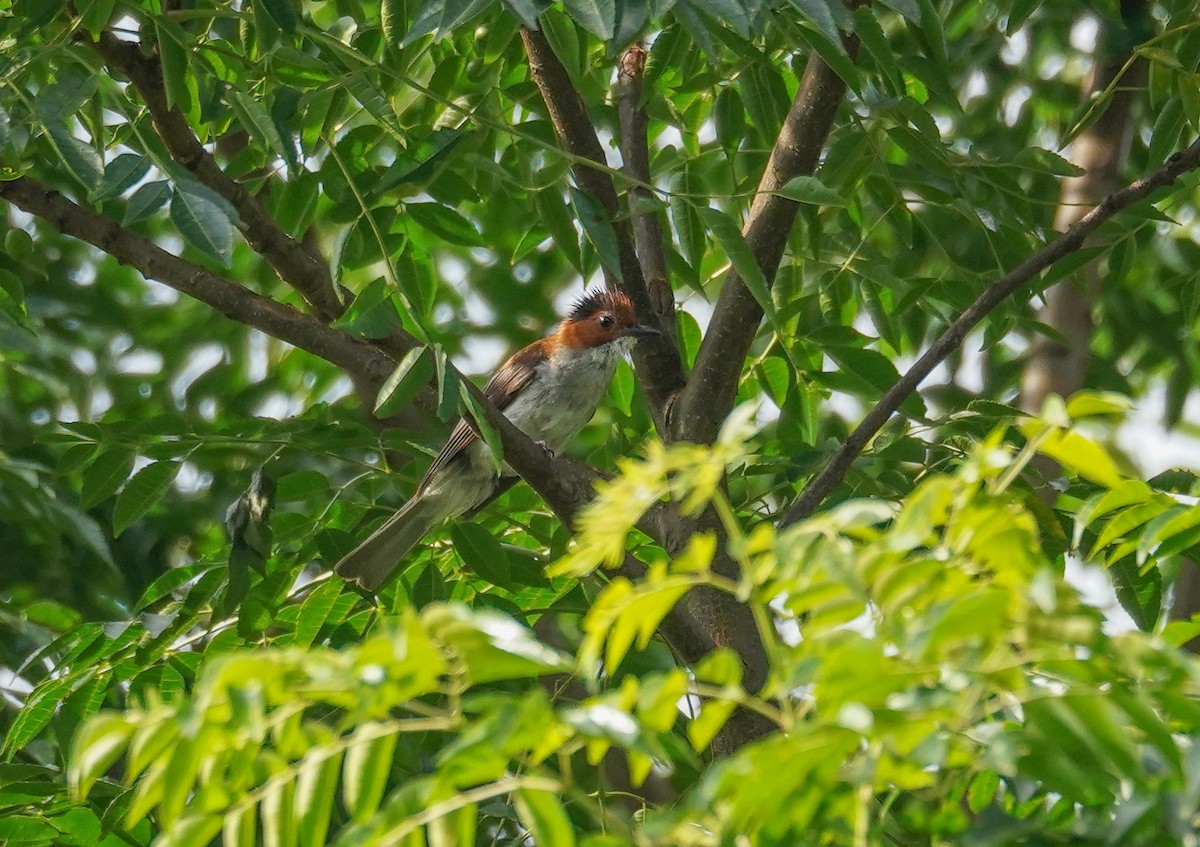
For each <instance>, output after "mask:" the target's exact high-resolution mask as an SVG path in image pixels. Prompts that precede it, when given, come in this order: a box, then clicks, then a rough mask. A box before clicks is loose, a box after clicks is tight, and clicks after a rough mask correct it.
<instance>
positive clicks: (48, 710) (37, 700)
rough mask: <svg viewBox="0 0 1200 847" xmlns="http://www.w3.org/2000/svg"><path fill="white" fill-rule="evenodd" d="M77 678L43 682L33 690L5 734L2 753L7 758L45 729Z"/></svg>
mask: <svg viewBox="0 0 1200 847" xmlns="http://www.w3.org/2000/svg"><path fill="white" fill-rule="evenodd" d="M74 683H75V680H73V679H71V678H70V677H66V678H63V679H56V680H51V681H48V682H43V683H42V684H40V685H39V686H38V687H37V688H35V689H34V690H33V693H32V694H30V695H29V697H28V699H26V701H25V705H24V706H22V708H21V711H20V712H19V713H17V716H16V718H15V719H14V720H13V722H12V724H10V725H9V727H8V732H7V733H5V735H4V746H3V748H0V753H3V755H4V756H5V757H6V758H7V757H9V756H11V755H12V754H13V753H14V752H16V751H17V750H20V749H21V748H22V747H24V746H25V745H26V744H28V743H29V742H30V741H32V740H33V739H35V738H37V736H38V735H39V734H40V733H41V731H42V730H43V729H45V728H46V727H47V726H48V725H49V723H50V720H51V718H53V717H54V712H55V710H56V709H57V708H58V707H59V705H60V704H61V703H62V699H63V698H64V697H65V696H67V694H69V693H70V691H71V687H72V686H73V685H74Z"/></svg>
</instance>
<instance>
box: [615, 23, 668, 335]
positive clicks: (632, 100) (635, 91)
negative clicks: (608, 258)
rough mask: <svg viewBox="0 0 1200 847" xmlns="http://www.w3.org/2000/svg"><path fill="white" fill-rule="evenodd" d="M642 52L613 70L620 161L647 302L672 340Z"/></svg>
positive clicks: (631, 52) (633, 50) (637, 49)
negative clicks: (652, 187)
mask: <svg viewBox="0 0 1200 847" xmlns="http://www.w3.org/2000/svg"><path fill="white" fill-rule="evenodd" d="M645 70H646V51H645V50H643V49H642V48H641V46H640V45H637V44H634V45H633V46H631V47H630V48H629V49H628V50H626V51H625V52H624V53H623V54H621V61H620V64H619V66H618V69H617V118H618V121H619V122H620V125H621V140H620V141H621V160H622V163H623V169H624V171H625V173H627V174H629V176H631V177H632V178H633V179H632V181H631V182H630V185H629V189H628V195H629V197H630V203H629V213H630V214H629V217H630V220H631V221H632V222H633V241H634V244H635V245H636V247H637V256H638V260H639V261H640V263H641V266H642V278H643V279H645V280H646V286H647V290H648V291H649V293H650V302H651V305H652V306H653V307H654V311H655V312H656V313H657V314H658V315H659V319H660V323H659V326H660V328H661V329H662V330H663V332H665V333H666V334H667V337H668V338H671V339H674V338H675V295H674V292H673V291H672V290H671V283H670V280H669V278H668V277H667V256H666V251H665V250H664V249H663V248H664V243H665V242H664V241H663V232H662V223H661V221H660V219H659V215H658V212H657V211H656V208H655V207H656V200H655V197H654V192H652V191H651V190H650V189H649V188H648V187H647V186H649V185H653V184H654V183H653V179H652V177H651V174H650V145H649V139H648V136H647V127H648V124H649V120H648V118H647V116H646V108H645V106H644V105H643V104H642V91H643V85H642V81H643V77H644V72H645Z"/></svg>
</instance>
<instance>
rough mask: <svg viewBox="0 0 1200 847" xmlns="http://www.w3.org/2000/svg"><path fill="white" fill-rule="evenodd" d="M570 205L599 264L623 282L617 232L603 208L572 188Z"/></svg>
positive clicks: (585, 194)
mask: <svg viewBox="0 0 1200 847" xmlns="http://www.w3.org/2000/svg"><path fill="white" fill-rule="evenodd" d="M571 204H572V205H573V206H574V207H575V214H576V215H577V216H578V217H579V223H580V224H581V225H582V226H583V231H584V234H586V235H587V237H588V241H590V242H592V246H594V247H595V248H596V255H598V256H599V257H600V264H602V265H604V267H605V268H606V269H607V270H608V271H609V272H610V273H611V274H612V275H613V276H615V277H616V278H617V279H619V280H622V281H623V280H624V277H623V276H622V275H621V252H620V248H619V247H618V246H617V231H616V230H615V229H613V223H612V220H610V219H609V217H608V213H606V212H605V211H604V207H603V206H601V205H600V203H599V202H597V200H596V198H594V197H592V195H590V194H588V193H587V192H586V191H580V190H579V189H578V188H575V187H573V186H572V188H571Z"/></svg>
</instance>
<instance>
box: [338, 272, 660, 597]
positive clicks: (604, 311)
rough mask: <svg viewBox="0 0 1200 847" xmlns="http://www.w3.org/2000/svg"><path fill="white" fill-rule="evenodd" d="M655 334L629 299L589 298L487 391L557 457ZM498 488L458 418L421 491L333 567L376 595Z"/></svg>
mask: <svg viewBox="0 0 1200 847" xmlns="http://www.w3.org/2000/svg"><path fill="white" fill-rule="evenodd" d="M657 333H658V330H657V329H655V328H653V327H650V326H646V325H644V324H639V323H638V321H637V318H636V317H635V316H634V313H633V305H632V304H631V303H630V302H629V299H628V298H627V297H626V296H625V295H624V294H621V293H619V292H612V291H594V292H591V293H588V294H585V295H584V296H583V297H582V298H581V299H580V300H579V301H578V302H577V303H576V304H575V306H574V307H573V308H572V309H571V313H570V314H569V315H568V316H567V317H566V319H565V320H563V322H562V323H560V324H559V325H558V328H557V329H555V330H554V332H553V333H551V334H550V335H548V336H546V337H545V338H543V339H541V340H539V341H535V342H533V343H532V344H530V345H529V346H528V347H526V348H525V349H523V350H521V351H520V352H519V353H517V354H516V355H514V356H513V357H512V358H510V359H509V360H508V361H506V362H505V363H504V364H503V365H501V366H500V369H499V370H498V371H496V373H495V375H494V376H493V377H492V378H491V380H489V381H488V384H487V386H486V387H485V388H484V389H483V393H484V394H485V395H486V396H487V398H488V399H489V400H491V401H492V402H493V403H494V404H496V407H497V408H498V409H500V410H501V411H502V412H504V415H505V417H507V418H508V419H509V420H510V421H512V422H513V423H514V424H515V425H516V426H517V428H518V429H520V430H521V431H522V432H524V433H525V434H526V435H528V436H529V437H530V438H532V439H533V440H535V441H538V442H541V443H542V444H543V445H544V446H545V447H546V449H547V450H549V451H550V452H551V453H557V452H559V451H560V450H562V449H563V448H564V447H566V446H567V444H569V443H570V441H571V440H572V439H573V438H574V437H575V436H576V435H577V434H578V433H579V431H580V430H581V429H583V427H584V425H585V424H586V423H587V422H588V421H589V420H591V417H592V414H593V413H594V412H595V411H596V406H597V405H598V404H599V403H600V398H601V397H603V396H604V392H605V389H606V388H607V387H608V383H609V382H610V381H611V380H612V376H613V372H614V371H615V370H616V367H617V360H618V359H620V358H621V357H622V356H623V355H624V354H626V353H627V352H629V350H630V349H632V347H633V345H634V343H635V342H636V341H637V339H638V338H639V337H641V336H645V335H654V334H657ZM500 484H501V478H500V475H499V474H498V473H497V471H496V463H495V462H494V461H492V457H491V451H490V450H489V449H488V447H487V445H486V444H485V443H484V442H483V441H482V440H480V438H479V437H478V436H477V435H476V434H475V433H474V432H473V431H472V430H471V427H470V426H469V425H468V424H467V422H466V421H464V420H460V421H459V422H458V424H457V425H456V426H455V427H454V431H453V432H452V433H451V434H450V440H449V441H447V442H446V445H445V446H444V447H443V448H442V451H441V452H440V453H438V455H437V458H436V459H434V460H433V464H432V465H430V467H429V470H428V471H427V472H426V473H425V477H424V479H422V480H421V484H420V485H419V486H417V491H416V493H415V494H413V496H412V497H411V498H410V499H409V501H408V502H407V503H405V504H404V505H403V506H402V507H401V508H400V510H399V511H398V512H396V514H394V515H392V516H391V517H390V518H389V519H388V521H387V523H385V524H384V525H383V526H381V527H380V528H379V529H378V530H376V531H375V532H374V534H372V535H371V537H370V538H368V539H367V540H366V541H364V542H363V543H362V544H359V545H358V546H357V547H355V548H354V549H353V550H351V551H350V552H349V553H347V554H346V555H345V556H344V557H343V558H342V560H341V561H340V562H338V563H337V565H336V566H335V567H334V570H335V571H336V572H337V574H338V575H339V576H341V577H342V578H343V579H347V580H350V581H352V582H357V583H358V584H359V585H361V586H362V587H363V588H365V589H367V590H368V591H374V590H375V589H377V588H378V587H379V586H380V585H382V584H383V582H384V581H385V580H386V579H387V578H388V576H390V575H391V573H392V571H393V570H395V569H396V567H397V565H399V563H400V560H401V559H402V558H403V557H404V554H405V553H407V552H408V551H409V549H410V548H411V547H412V546H413V545H414V544H416V543H417V542H418V541H420V540H421V538H422V537H424V535H425V534H426V533H427V532H429V530H431V529H432V528H433V527H435V526H437V525H438V524H439V523H441V522H442V521H444V520H446V519H448V518H456V517H458V516H460V515H464V514H466V513H467V512H470V511H473V510H475V509H478V508H481V507H482V506H484V505H486V504H487V502H488V501H489V500H490V499H491V497H492V495H493V494H494V493H495V492H496V491H497V489H498V488H499V486H500Z"/></svg>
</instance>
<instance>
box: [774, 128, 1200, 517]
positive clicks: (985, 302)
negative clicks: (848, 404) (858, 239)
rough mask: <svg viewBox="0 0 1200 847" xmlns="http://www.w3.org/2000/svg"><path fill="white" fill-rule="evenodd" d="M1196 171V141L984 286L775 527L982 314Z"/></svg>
mask: <svg viewBox="0 0 1200 847" xmlns="http://www.w3.org/2000/svg"><path fill="white" fill-rule="evenodd" d="M1197 168H1200V139H1198V140H1196V141H1194V142H1192V144H1191V146H1189V147H1188V148H1187V149H1186V150H1183V151H1180V152H1178V153H1176V154H1175V155H1173V156H1172V157H1171V158H1170V159H1168V160H1167V162H1166V163H1165V164H1164V165H1163V166H1162V167H1160V168H1159V169H1158V170H1156V171H1154V172H1153V173H1151V174H1150V175H1149V176H1146V177H1144V178H1142V179H1139V180H1137V181H1135V182H1133V183H1131V184H1130V185H1128V186H1126V187H1125V188H1123V189H1121V190H1120V191H1117V192H1115V193H1113V194H1110V195H1109V196H1108V197H1106V198H1105V199H1104V200H1103V201H1102V202H1101V203H1100V204H1099V205H1098V206H1096V207H1095V208H1094V209H1092V210H1091V211H1090V212H1088V213H1087V214H1086V215H1084V216H1083V217H1082V218H1081V219H1080V220H1079V222H1078V223H1077V224H1075V225H1074V226H1072V227H1071V228H1070V229H1069V230H1067V231H1066V232H1065V233H1063V234H1062V235H1060V236H1059V237H1058V238H1056V239H1055V240H1054V241H1052V242H1050V243H1049V244H1047V245H1046V246H1045V247H1043V248H1042V249H1041V250H1039V251H1037V252H1036V253H1034V254H1033V255H1032V256H1030V257H1029V258H1028V259H1026V260H1025V261H1024V262H1022V263H1021V264H1020V265H1018V266H1017V267H1015V268H1013V269H1012V270H1011V271H1009V272H1008V273H1007V274H1005V275H1004V276H1003V277H1001V278H1000V279H998V280H997V281H996V282H994V283H992V284H991V285H989V286H988V287H987V288H986V289H985V290H984V291H983V293H982V294H980V295H979V296H978V297H977V298H976V299H975V302H973V303H972V304H971V305H970V306H968V307H967V308H966V310H965V311H963V313H962V314H961V315H959V316H958V317H957V318H956V319H955V320H954V322H953V323H951V324H950V326H948V327H946V331H945V332H944V333H942V335H941V336H940V337H939V338H938V339H937V340H936V341H935V342H933V344H932V345H930V347H929V349H928V350H926V351H925V354H924V355H923V356H921V358H920V359H918V360H917V362H916V364H914V365H913V366H912V367H911V368H910V369H909V370H908V372H907V373H906V374H904V376H902V377H901V378H900V381H899V382H897V383H896V384H895V385H893V386H892V387H891V388H890V389H888V392H887V393H886V394H884V395H883V398H882V399H880V401H879V402H878V403H877V404H876V405H875V407H874V408H873V409H871V411H870V412H868V413H867V416H866V417H864V418H863V419H862V423H860V424H859V425H858V426H857V427H856V428H855V430H854V432H852V433H850V435H849V437H848V438H847V439H846V442H845V443H844V444H843V445H842V446H841V447H840V448H839V449H838V451H837V452H836V453H834V454H833V457H832V458H831V459H830V460H829V462H828V463H827V464H826V465H825V467H823V468H822V469H821V471H820V473H818V474H817V475H816V476H815V477H813V479H812V480H811V481H810V482H809V483H808V485H807V487H805V489H804V491H803V492H801V494H800V496H799V497H797V498H796V500H795V501H794V502H793V503H792V504H791V505H790V506H788V508H787V509H786V510H785V511H784V513H783V517H782V518H781V519H780V521H779V525H780V527H786V526H789V525H791V524H793V523H796V522H797V521H800V520H803V519H804V518H807V517H808V516H810V515H811V514H812V513H813V512H814V511H815V510H816V508H817V506H819V505H820V503H821V501H822V500H824V499H825V497H826V496H828V494H829V492H831V491H833V489H834V488H835V487H837V485H838V483H840V482H841V481H842V479H843V477H845V475H846V471H847V470H849V468H850V465H851V464H852V463H853V462H854V460H855V458H857V457H858V455H859V454H861V453H862V451H863V450H864V449H865V448H866V446H867V443H868V442H869V441H870V440H871V438H872V437H873V436H874V435H875V433H877V432H879V430H880V429H881V428H882V427H883V425H884V424H885V423H887V420H888V418H890V417H891V416H892V414H893V413H894V412H895V411H896V410H897V409H899V408H900V404H901V403H903V402H904V400H905V398H907V397H908V395H910V394H912V393H913V392H914V391H916V390H917V386H919V385H920V384H921V382H922V380H924V379H925V377H927V376H929V374H930V372H931V371H933V369H934V368H935V367H937V366H938V365H939V364H941V362H942V361H943V360H944V359H945V358H946V357H947V356H949V355H950V354H951V353H952V352H953V351H954V350H955V349H957V348H958V346H959V345H960V344H962V341H963V339H964V338H966V337H967V333H968V332H970V331H971V330H972V329H973V328H974V327H975V325H976V324H978V323H979V322H980V321H981V320H982V319H983V318H984V316H986V315H987V314H988V312H990V311H991V310H992V309H994V308H996V306H998V305H999V304H1000V303H1001V302H1003V301H1004V299H1005V298H1007V297H1010V296H1011V295H1012V294H1014V293H1016V292H1017V291H1019V290H1020V289H1021V288H1023V287H1024V286H1025V285H1027V284H1028V283H1029V282H1030V281H1031V280H1033V278H1034V277H1036V276H1037V275H1038V274H1040V273H1041V272H1042V271H1044V270H1046V269H1047V268H1049V267H1050V266H1051V265H1053V264H1054V263H1055V262H1057V261H1059V260H1060V259H1062V258H1064V257H1066V256H1068V255H1070V254H1071V253H1073V252H1075V251H1076V250H1078V249H1079V248H1080V247H1082V246H1083V245H1084V243H1085V241H1086V240H1087V238H1088V236H1089V235H1091V234H1092V233H1093V232H1095V231H1096V230H1097V229H1098V228H1099V227H1100V225H1101V224H1103V223H1104V222H1105V221H1107V220H1108V219H1110V218H1112V217H1113V216H1114V215H1116V214H1117V213H1118V212H1120V211H1122V210H1124V209H1127V208H1129V207H1130V206H1132V205H1133V204H1134V203H1137V202H1139V201H1141V200H1144V199H1146V198H1147V197H1149V196H1150V195H1151V194H1153V193H1154V192H1155V191H1157V190H1158V189H1160V188H1165V187H1166V186H1169V185H1171V184H1172V183H1174V182H1175V181H1176V180H1177V179H1179V177H1180V176H1182V175H1183V174H1185V173H1187V172H1188V171H1192V170H1195V169H1197Z"/></svg>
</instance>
